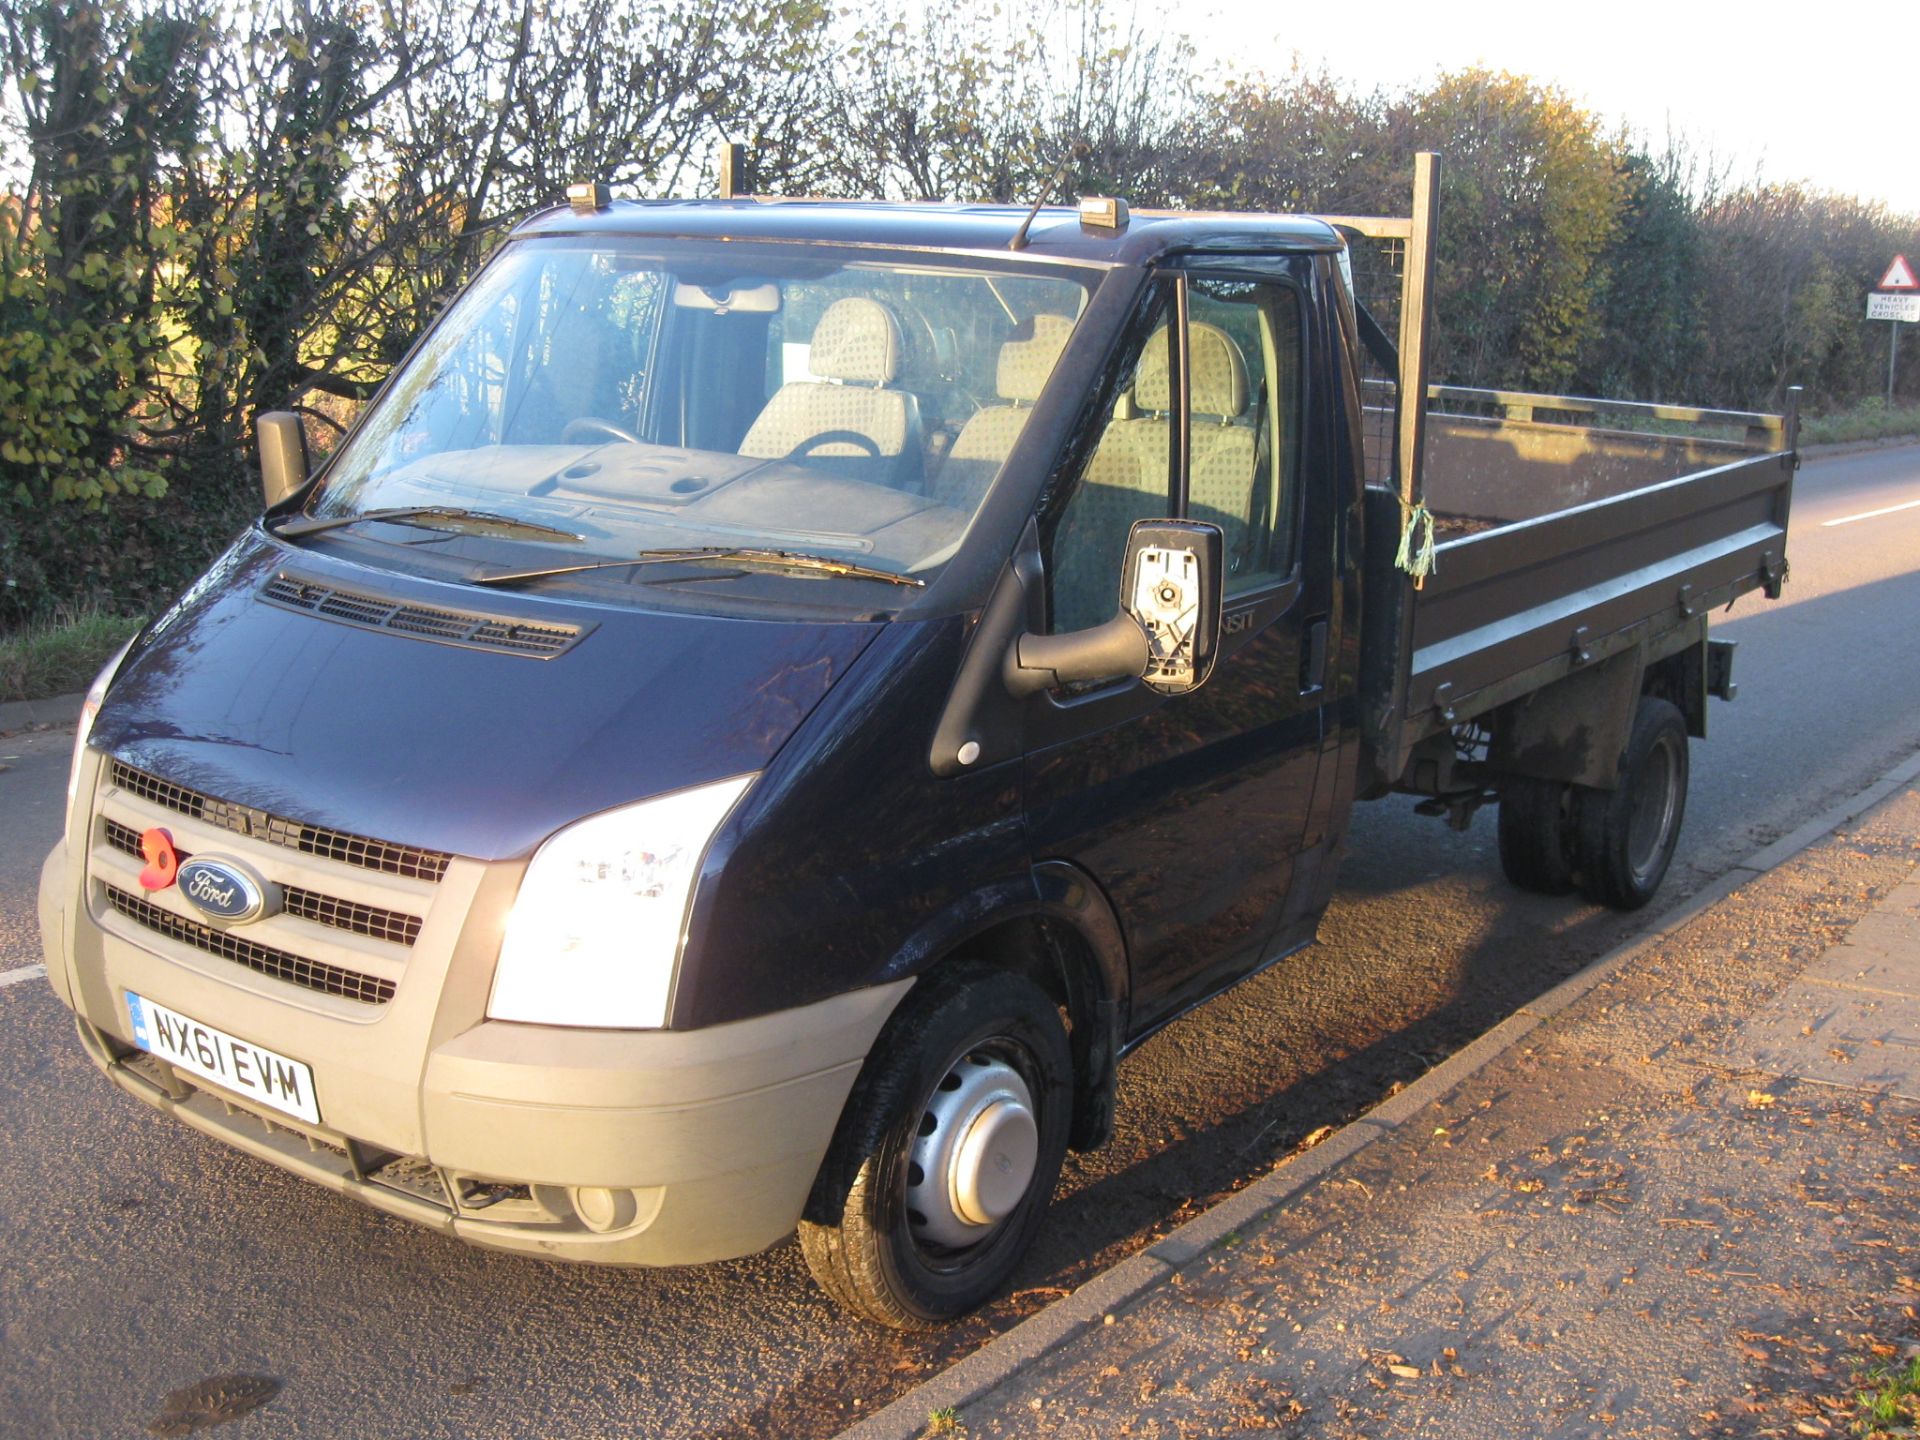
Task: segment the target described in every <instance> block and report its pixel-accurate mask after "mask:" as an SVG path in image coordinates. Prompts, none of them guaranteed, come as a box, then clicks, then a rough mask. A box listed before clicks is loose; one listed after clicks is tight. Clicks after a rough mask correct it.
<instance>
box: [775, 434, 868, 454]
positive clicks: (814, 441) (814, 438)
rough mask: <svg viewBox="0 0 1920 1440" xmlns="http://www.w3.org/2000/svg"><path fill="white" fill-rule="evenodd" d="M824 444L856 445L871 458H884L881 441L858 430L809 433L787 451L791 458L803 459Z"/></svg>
mask: <svg viewBox="0 0 1920 1440" xmlns="http://www.w3.org/2000/svg"><path fill="white" fill-rule="evenodd" d="M822 445H855V446H858V447H859V448H860V449H861V450H863V451H865V452H866V454H867V456H868V457H869V458H870V459H874V460H884V459H886V458H887V457H886V456H885V455H884V454H883V453H882V452H881V449H880V443H879V441H877V440H875V439H874V438H873V437H872V436H871V435H862V434H861V433H860V432H859V431H858V430H822V431H821V432H820V433H819V434H818V435H809V436H808V437H807V438H806V439H804V440H802V441H801V442H800V443H799V444H798V445H796V446H794V447H793V448H792V449H791V450H789V451H787V454H786V458H787V459H789V460H801V459H804V458H806V457H807V456H808V455H811V454H812V453H813V452H814V451H815V450H818V449H819V448H820V447H821V446H822Z"/></svg>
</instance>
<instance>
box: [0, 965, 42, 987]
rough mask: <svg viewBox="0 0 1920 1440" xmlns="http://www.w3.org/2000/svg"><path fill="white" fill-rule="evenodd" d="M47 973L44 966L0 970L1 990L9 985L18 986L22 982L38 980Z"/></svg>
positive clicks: (23, 966) (24, 966)
mask: <svg viewBox="0 0 1920 1440" xmlns="http://www.w3.org/2000/svg"><path fill="white" fill-rule="evenodd" d="M46 973H47V967H46V966H44V965H22V966H21V967H20V968H19V969H18V970H0V990H4V989H6V988H7V986H9V985H18V984H19V983H20V982H21V981H22V980H38V979H39V978H40V977H41V976H42V975H44V974H46Z"/></svg>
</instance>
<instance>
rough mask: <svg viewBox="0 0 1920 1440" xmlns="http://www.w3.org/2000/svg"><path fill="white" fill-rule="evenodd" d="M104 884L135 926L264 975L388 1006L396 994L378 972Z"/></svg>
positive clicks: (109, 897)
mask: <svg viewBox="0 0 1920 1440" xmlns="http://www.w3.org/2000/svg"><path fill="white" fill-rule="evenodd" d="M103 888H104V889H105V891H106V894H107V901H108V903H109V904H111V905H112V906H113V908H114V909H115V910H118V911H119V912H120V913H121V914H122V915H124V916H126V917H127V919H129V920H131V921H133V922H134V923H135V924H137V925H144V926H146V928H147V929H149V930H152V931H155V932H156V933H158V934H161V935H164V936H166V937H167V938H168V939H169V940H177V941H179V942H180V943H181V944H183V945H191V946H193V948H194V949H196V950H204V951H206V952H207V953H208V954H209V955H218V956H220V957H221V958H222V959H223V960H231V961H233V962H234V964H236V965H244V966H246V967H247V969H249V970H253V971H257V972H258V973H259V974H262V975H271V976H272V977H273V978H274V979H276V980H285V981H287V982H288V983H290V984H293V985H302V986H305V987H306V988H307V989H309V990H318V991H320V992H321V993H322V994H326V995H339V996H341V997H343V998H344V999H347V1000H358V1001H360V1002H361V1003H362V1004H365V1005H384V1004H386V1003H387V1001H389V1000H391V999H392V998H393V990H394V986H393V982H392V981H391V980H383V979H381V978H380V977H379V976H377V975H362V974H360V973H359V972H358V971H355V970H347V969H344V968H342V967H341V966H338V965H329V964H326V963H325V962H324V961H320V960H307V959H303V958H302V957H301V956H298V955H291V954H288V953H287V952H286V951H285V950H279V949H275V948H274V947H273V946H271V945H262V944H259V943H258V942H257V941H253V940H247V939H244V938H242V937H241V936H238V935H234V934H232V933H230V932H228V931H225V930H216V929H214V928H213V927H212V926H211V925H201V924H199V923H197V922H195V921H192V920H188V919H185V918H184V917H182V916H179V915H175V914H174V913H173V912H172V911H170V910H162V909H161V908H160V907H159V906H158V905H155V904H152V903H151V902H149V901H146V900H142V899H141V898H140V897H139V896H137V895H129V894H127V892H126V891H124V890H117V889H115V888H114V887H113V886H111V885H108V886H104V887H103Z"/></svg>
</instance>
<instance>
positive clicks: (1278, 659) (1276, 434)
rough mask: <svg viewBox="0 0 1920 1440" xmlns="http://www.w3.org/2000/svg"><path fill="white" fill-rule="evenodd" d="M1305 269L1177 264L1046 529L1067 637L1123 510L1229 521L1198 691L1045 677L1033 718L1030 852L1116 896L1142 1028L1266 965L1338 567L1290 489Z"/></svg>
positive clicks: (1108, 585) (1106, 603)
mask: <svg viewBox="0 0 1920 1440" xmlns="http://www.w3.org/2000/svg"><path fill="white" fill-rule="evenodd" d="M1308 274H1309V272H1308V270H1307V262H1305V261H1304V260H1302V261H1301V262H1300V264H1299V265H1298V266H1297V267H1289V266H1288V265H1287V264H1286V262H1274V261H1266V262H1262V265H1261V268H1260V269H1259V270H1256V271H1245V272H1236V271H1235V270H1233V269H1232V268H1231V267H1229V268H1226V269H1212V270H1209V271H1207V272H1188V273H1185V274H1183V275H1181V276H1180V277H1179V280H1178V289H1177V291H1176V293H1175V295H1174V296H1173V303H1172V304H1171V305H1170V307H1169V310H1168V312H1167V314H1166V316H1165V323H1164V325H1163V326H1162V327H1160V328H1159V329H1158V330H1156V332H1155V333H1154V334H1153V336H1152V337H1151V338H1150V339H1149V341H1148V343H1147V346H1146V349H1145V351H1144V353H1143V355H1142V358H1141V360H1140V362H1139V365H1138V366H1137V368H1136V370H1135V373H1134V378H1133V383H1132V385H1131V387H1130V388H1129V390H1128V392H1127V393H1126V394H1125V395H1123V396H1120V397H1116V403H1115V411H1114V419H1113V421H1112V423H1111V424H1110V425H1109V426H1108V427H1107V432H1106V436H1105V438H1104V440H1103V442H1102V444H1101V446H1100V447H1099V451H1098V453H1096V455H1095V456H1094V459H1093V461H1092V462H1091V463H1090V464H1089V466H1088V468H1087V470H1086V472H1085V473H1084V474H1083V475H1082V476H1081V477H1080V479H1079V482H1078V484H1077V486H1076V488H1075V489H1074V490H1073V491H1072V492H1071V493H1070V495H1069V497H1068V498H1067V499H1066V501H1065V504H1064V509H1063V511H1062V512H1061V513H1060V514H1059V515H1058V517H1057V520H1056V523H1055V524H1054V527H1053V529H1052V533H1051V535H1050V537H1049V538H1048V542H1047V553H1046V566H1047V571H1048V579H1049V592H1050V614H1051V616H1052V619H1053V626H1052V628H1053V629H1055V630H1056V631H1066V630H1071V629H1076V628H1080V627H1082V626H1085V625H1088V624H1095V623H1098V622H1099V621H1100V620H1104V619H1106V618H1108V617H1109V616H1111V615H1112V613H1113V611H1114V608H1115V606H1116V604H1117V597H1118V592H1119V577H1120V568H1121V563H1122V559H1123V555H1124V547H1125V536H1126V531H1127V528H1128V525H1129V524H1130V523H1131V521H1132V520H1135V519H1150V518H1157V517H1159V516H1163V515H1166V514H1168V513H1171V514H1173V515H1175V516H1179V517H1181V518H1187V519H1194V520H1207V521H1211V522H1213V523H1216V524H1219V525H1220V526H1221V528H1222V530H1223V532H1224V536H1225V553H1226V566H1225V572H1226V573H1225V577H1224V579H1225V585H1224V590H1225V597H1226V600H1225V622H1224V625H1223V630H1222V639H1221V644H1220V650H1219V658H1218V661H1217V663H1216V665H1215V667H1214V671H1213V673H1212V676H1211V678H1210V679H1209V680H1208V681H1207V683H1206V684H1205V685H1203V686H1202V687H1201V688H1200V689H1198V690H1195V691H1192V692H1189V693H1187V694H1184V695H1179V696H1171V697H1169V696H1162V695H1159V694H1156V693H1155V692H1154V691H1152V690H1150V689H1149V688H1148V687H1147V686H1145V685H1144V684H1142V683H1141V682H1139V681H1137V680H1127V681H1124V682H1120V683H1116V684H1109V685H1104V686H1100V687H1097V688H1094V689H1090V690H1087V691H1085V692H1083V693H1079V694H1067V693H1062V692H1054V693H1052V694H1049V695H1047V696H1045V697H1041V698H1040V699H1039V700H1037V701H1036V702H1035V705H1034V708H1033V710H1032V711H1031V712H1030V715H1029V729H1028V734H1029V737H1030V739H1029V754H1028V761H1027V777H1026V785H1027V809H1028V826H1029V830H1030V834H1031V836H1032V840H1033V844H1034V847H1035V849H1034V853H1035V855H1036V857H1037V858H1041V859H1052V858H1065V859H1068V860H1071V861H1073V862H1074V863H1075V864H1077V865H1079V866H1080V867H1081V868H1083V869H1084V870H1086V871H1088V872H1089V873H1090V874H1091V875H1092V876H1093V877H1094V878H1095V879H1096V880H1097V881H1098V882H1099V884H1100V885H1101V886H1103V887H1104V889H1105V890H1106V893H1107V895H1108V896H1109V897H1110V899H1111V900H1112V902H1113V904H1114V907H1115V909H1116V910H1117V911H1118V913H1119V916H1120V919H1121V923H1122V926H1123V928H1124V929H1125V932H1126V936H1127V942H1128V949H1129V954H1130V957H1131V964H1132V971H1133V1011H1132V1020H1131V1029H1132V1030H1133V1031H1134V1032H1135V1033H1137V1032H1139V1031H1141V1030H1143V1029H1145V1028H1148V1027H1149V1026H1151V1025H1152V1024H1154V1023H1155V1022H1156V1021H1157V1020H1159V1019H1161V1018H1164V1017H1165V1016H1166V1015H1168V1014H1171V1013H1173V1012H1175V1011H1177V1010H1178V1009H1180V1008H1182V1007H1184V1006H1185V1005H1187V1004H1189V1003H1191V1002H1192V1001H1193V1000H1194V999H1196V998H1198V997H1200V996H1202V995H1204V994H1206V993H1208V992H1209V991H1211V990H1213V989H1215V988H1218V986H1219V985H1221V984H1223V983H1225V982H1226V981H1227V980H1228V979H1230V978H1232V976H1233V975H1235V974H1237V973H1243V972H1244V971H1246V970H1248V969H1250V968H1252V967H1253V966H1255V965H1256V964H1258V963H1259V961H1260V960H1261V959H1262V958H1263V955H1264V953H1265V948H1266V944H1267V942H1268V939H1269V937H1271V936H1272V935H1273V934H1274V933H1275V931H1276V930H1277V928H1278V926H1279V923H1280V920H1281V916H1282V913H1283V909H1284V906H1285V904H1286V900H1287V896H1288V890H1289V886H1290V884H1291V880H1292V876H1293V860H1294V855H1295V853H1296V851H1297V850H1298V849H1299V847H1300V843H1301V839H1302V836H1303V834H1304V833H1305V829H1306V824H1307V817H1308V813H1309V808H1310V805H1311V803H1312V800H1313V793H1314V785H1315V780H1316V777H1317V774H1318V770H1319V764H1320V752H1321V736H1322V720H1321V707H1322V700H1323V697H1324V695H1325V683H1324V681H1325V676H1324V670H1325V637H1326V628H1325V627H1326V617H1327V614H1328V607H1329V593H1330V576H1329V568H1328V567H1327V566H1324V565H1319V564H1315V565H1308V564H1304V563H1302V562H1303V557H1304V556H1305V555H1306V553H1307V551H1308V550H1309V549H1310V548H1311V547H1314V546H1322V545H1324V543H1325V541H1326V537H1325V535H1324V534H1321V533H1319V532H1320V531H1323V530H1324V529H1325V527H1326V523H1327V517H1326V514H1325V510H1324V507H1321V506H1314V507H1307V506H1303V504H1302V498H1303V491H1304V489H1305V484H1304V480H1305V477H1304V476H1303V474H1302V456H1303V455H1304V454H1305V453H1307V446H1306V445H1305V444H1304V443H1303V440H1304V430H1305V426H1306V424H1307V418H1308V416H1309V414H1310V413H1312V412H1311V410H1310V408H1309V405H1308V398H1309V396H1308V385H1307V374H1308V366H1307V364H1306V353H1307V324H1306V321H1307V317H1308V315H1309V314H1311V311H1310V309H1309V307H1308V305H1307V303H1306V296H1307V291H1306V288H1305V287H1306V284H1307V280H1308ZM1175 341H1178V342H1179V343H1182V344H1184V346H1185V349H1186V363H1185V364H1184V365H1183V364H1181V363H1179V358H1178V357H1177V356H1176V355H1175V353H1174V350H1173V343H1174V342H1175ZM1182 376H1184V377H1186V382H1187V383H1186V384H1185V386H1184V387H1183V386H1181V385H1180V383H1179V378H1178V377H1182ZM1177 410H1184V413H1185V415H1186V417H1187V419H1188V420H1189V422H1190V424H1189V425H1188V426H1187V427H1184V433H1185V434H1186V435H1187V436H1189V437H1190V438H1189V440H1188V444H1187V446H1186V447H1182V446H1180V444H1179V443H1178V442H1179V440H1180V437H1181V436H1182V434H1183V427H1182V426H1181V425H1179V424H1178V423H1177V420H1178V414H1177V413H1176V412H1177ZM1306 517H1310V518H1311V520H1312V523H1313V529H1314V533H1311V534H1309V533H1307V531H1306V529H1305V518H1306Z"/></svg>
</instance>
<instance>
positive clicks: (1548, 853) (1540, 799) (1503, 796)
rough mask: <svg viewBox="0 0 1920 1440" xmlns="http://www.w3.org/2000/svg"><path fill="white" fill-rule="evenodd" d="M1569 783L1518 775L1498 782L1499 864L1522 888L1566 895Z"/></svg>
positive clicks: (1570, 884) (1570, 879)
mask: <svg viewBox="0 0 1920 1440" xmlns="http://www.w3.org/2000/svg"><path fill="white" fill-rule="evenodd" d="M1572 788H1573V787H1572V786H1570V785H1566V784H1564V783H1562V782H1560V781H1555V780H1530V779H1526V778H1523V777H1520V776H1515V777H1514V778H1512V779H1510V780H1506V781H1504V782H1502V784H1501V786H1500V827H1499V828H1500V868H1501V869H1502V870H1504V871H1505V872H1506V874H1507V879H1509V880H1511V881H1512V882H1513V883H1514V884H1515V885H1518V886H1519V887H1520V888H1521V889H1522V890H1531V891H1533V892H1534V893H1535V894H1536V895H1565V894H1566V893H1567V892H1568V891H1569V890H1571V889H1573V858H1572V855H1571V853H1570V851H1571V849H1572V841H1573V837H1572V835H1571V834H1570V833H1569V825H1568V809H1569V797H1570V793H1571V791H1572Z"/></svg>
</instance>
